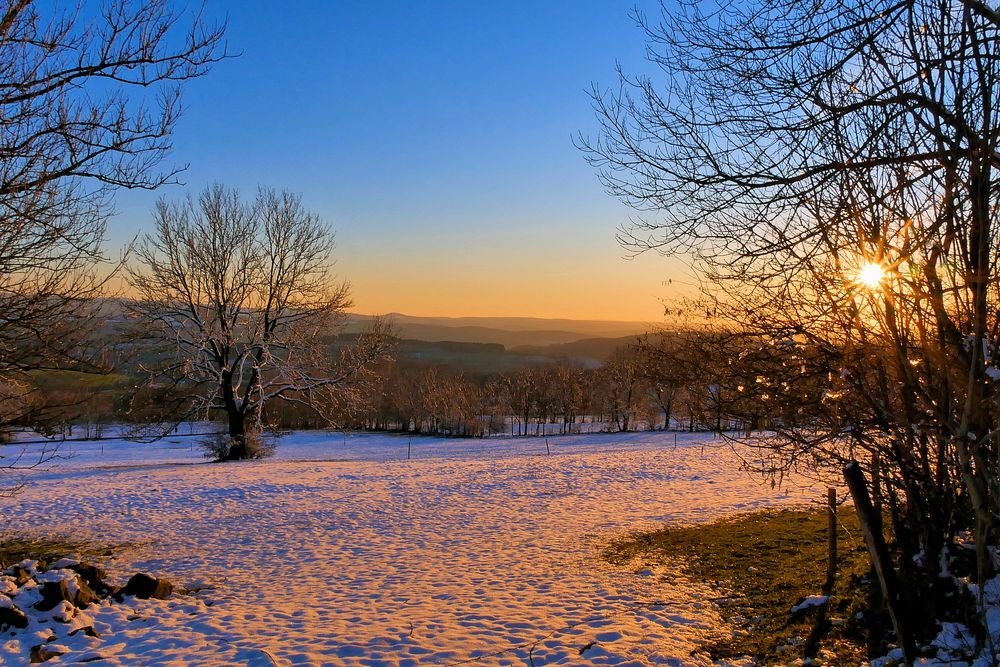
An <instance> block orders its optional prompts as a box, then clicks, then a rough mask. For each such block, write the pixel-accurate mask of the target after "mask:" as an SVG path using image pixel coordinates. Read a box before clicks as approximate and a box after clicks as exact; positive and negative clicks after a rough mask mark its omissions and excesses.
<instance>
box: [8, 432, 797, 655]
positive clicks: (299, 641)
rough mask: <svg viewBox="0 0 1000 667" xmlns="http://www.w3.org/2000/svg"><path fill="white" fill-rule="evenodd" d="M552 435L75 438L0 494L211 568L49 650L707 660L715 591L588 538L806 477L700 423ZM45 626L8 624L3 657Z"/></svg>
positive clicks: (18, 524)
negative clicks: (604, 550)
mask: <svg viewBox="0 0 1000 667" xmlns="http://www.w3.org/2000/svg"><path fill="white" fill-rule="evenodd" d="M548 442H549V447H550V449H551V455H547V453H546V445H545V442H544V440H542V439H535V438H517V439H512V438H495V439H489V440H439V439H429V438H413V439H412V444H411V456H412V460H409V461H408V460H406V458H407V447H408V439H407V438H406V437H405V436H403V437H396V436H386V435H349V436H346V437H345V436H344V435H343V434H341V433H336V432H334V433H320V432H303V433H293V434H290V435H288V436H286V437H284V438H282V439H281V441H280V442H279V445H278V450H277V456H276V457H275V458H273V459H270V460H266V461H258V462H247V463H239V464H205V463H202V461H203V458H202V456H201V452H200V450H199V449H198V447H197V445H196V444H194V446H193V439H192V438H188V437H178V438H174V439H168V440H164V441H161V442H160V443H157V444H156V445H138V444H133V443H127V442H124V441H113V440H110V441H102V442H94V443H74V444H72V445H68V446H64V447H63V450H62V451H61V453H62V454H65V455H67V456H68V458H65V459H60V460H58V461H54V462H53V463H52V465H50V466H49V469H47V470H44V471H36V472H34V473H32V474H31V476H30V478H29V480H28V482H29V483H28V485H27V486H26V488H25V490H24V491H23V492H22V493H21V494H20V495H19V496H17V497H16V498H15V499H12V500H4V501H0V502H3V503H4V504H3V509H2V511H3V516H4V517H5V520H7V525H8V527H9V529H10V530H12V531H16V532H27V533H34V534H39V535H50V534H52V533H57V534H61V535H65V536H69V537H73V538H89V539H92V540H95V541H99V542H115V543H129V544H131V545H133V546H130V547H129V548H127V549H126V550H125V552H124V553H123V554H122V555H120V556H119V557H118V558H117V560H116V561H114V562H113V563H110V564H107V565H110V569H111V570H112V574H113V575H118V576H119V577H126V576H128V575H129V574H131V573H133V572H135V571H146V572H150V573H151V574H154V575H157V576H165V577H167V578H168V579H171V580H172V581H174V582H175V583H176V584H179V585H182V586H183V585H185V584H188V583H190V582H195V581H199V580H200V581H201V582H203V583H208V584H211V585H212V586H214V588H212V589H210V590H207V591H203V592H202V593H200V594H199V595H198V596H197V597H191V596H174V597H173V598H171V599H169V600H167V601H166V602H158V601H148V602H144V601H135V602H134V603H132V608H131V609H130V611H129V614H128V616H126V615H125V614H123V613H120V612H118V611H113V610H110V608H109V610H107V611H105V610H104V609H101V610H100V611H98V612H96V613H95V628H96V629H97V630H98V632H100V634H101V635H102V636H101V637H100V638H89V637H84V636H83V635H82V634H81V635H78V636H77V637H74V638H73V639H74V640H75V641H77V645H75V646H72V647H70V648H74V649H75V650H74V651H73V652H71V653H68V654H66V655H64V656H62V657H60V658H56V659H54V660H52V661H50V662H49V663H48V664H72V663H74V662H76V661H77V660H78V659H80V658H82V657H85V656H87V657H93V656H94V655H101V656H103V657H105V658H106V659H105V660H103V661H101V662H98V663H95V664H101V665H130V666H131V665H150V666H151V665H177V666H182V665H183V666H193V665H272V664H278V665H359V666H360V665H366V666H378V665H423V664H433V665H457V664H470V665H531V664H533V665H539V666H540V665H552V664H562V665H582V664H594V665H612V664H613V665H651V664H657V665H658V664H672V665H688V664H692V665H697V664H709V661H708V660H707V658H703V657H699V656H692V655H691V651H692V649H693V648H694V646H695V644H696V642H697V641H698V640H699V639H701V638H704V637H706V636H708V635H709V634H710V633H714V632H726V631H727V630H726V628H724V627H721V624H720V620H719V617H718V615H717V613H716V611H715V608H714V606H713V603H712V602H710V601H709V600H708V598H711V597H713V595H715V593H714V592H713V591H711V590H709V589H707V588H706V587H705V586H704V585H702V584H700V583H696V582H689V581H685V580H684V579H683V578H675V579H674V581H673V582H672V583H670V584H666V583H663V582H662V581H661V579H660V577H659V576H658V575H659V574H661V573H658V572H649V571H631V570H629V569H628V568H614V567H612V566H610V565H607V564H606V563H604V562H603V561H602V560H601V559H600V558H599V550H600V549H601V547H602V546H603V545H605V544H607V542H608V541H609V540H610V539H611V538H613V537H615V536H617V535H620V534H621V533H622V532H623V531H628V530H632V529H637V528H643V527H652V526H657V525H661V524H663V523H667V522H672V523H678V522H695V521H705V520H709V519H713V518H716V517H720V516H723V515H727V514H731V513H734V512H738V511H746V510H750V509H754V508H758V507H762V506H775V505H790V504H799V503H803V502H808V501H811V500H814V498H813V496H814V495H815V490H814V489H813V488H810V487H809V486H808V485H806V487H805V488H803V489H798V488H795V487H794V486H792V487H790V488H786V489H784V490H773V489H772V488H771V487H770V485H768V484H763V483H761V482H760V480H757V479H754V478H751V477H749V476H748V475H747V474H746V473H743V472H740V471H739V469H738V464H737V461H736V457H735V455H734V454H733V453H732V452H730V451H729V450H728V449H727V448H726V447H724V446H721V445H720V444H719V443H714V442H712V440H711V436H709V435H703V434H690V435H689V434H681V435H680V436H679V441H678V443H677V444H676V445H675V441H674V434H672V433H646V434H624V435H623V434H594V435H578V436H568V437H563V438H553V437H550V438H549V441H548ZM652 603H656V604H652ZM126 618H132V620H125V619H126ZM46 636H47V635H46ZM44 639H45V638H44V637H42V638H39V637H37V636H30V633H21V634H18V635H16V636H14V637H0V664H5V665H6V664H12V665H13V664H21V662H20V661H24V662H26V661H27V658H26V656H27V652H28V650H29V649H30V647H31V646H32V645H34V644H37V643H39V642H41V641H44Z"/></svg>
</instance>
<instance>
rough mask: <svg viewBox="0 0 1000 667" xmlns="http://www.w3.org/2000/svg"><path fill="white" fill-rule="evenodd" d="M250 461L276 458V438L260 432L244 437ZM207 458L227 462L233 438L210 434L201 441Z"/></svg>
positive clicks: (225, 434)
mask: <svg viewBox="0 0 1000 667" xmlns="http://www.w3.org/2000/svg"><path fill="white" fill-rule="evenodd" d="M244 439H245V442H246V447H247V456H246V458H248V459H266V458H268V457H270V456H274V438H273V437H270V436H265V435H264V434H263V433H261V432H260V431H251V432H249V433H247V434H246V435H245V436H244ZM201 445H202V448H203V449H204V450H205V458H208V459H212V460H213V461H225V460H226V459H227V458H228V457H229V451H230V450H231V449H232V447H233V438H232V437H231V436H230V435H229V434H228V433H224V432H223V433H210V434H209V435H207V436H205V437H204V438H203V439H202V441H201Z"/></svg>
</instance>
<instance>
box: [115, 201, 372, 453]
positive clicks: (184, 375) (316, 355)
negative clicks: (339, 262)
mask: <svg viewBox="0 0 1000 667" xmlns="http://www.w3.org/2000/svg"><path fill="white" fill-rule="evenodd" d="M155 226H156V229H155V231H154V232H153V233H152V234H149V235H147V236H145V237H144V238H143V240H142V242H141V244H140V245H139V246H138V248H137V250H136V256H137V260H138V261H137V262H136V264H135V265H134V266H131V267H129V269H128V277H129V282H130V283H131V285H132V287H133V289H134V290H135V291H136V293H137V295H138V300H137V301H136V302H135V303H134V306H133V307H132V314H133V317H134V319H135V323H136V325H137V330H138V331H139V332H140V333H139V336H140V337H141V338H142V339H145V340H146V341H150V342H153V343H157V344H159V351H158V355H159V356H158V359H157V362H158V363H152V364H149V365H148V366H147V368H146V370H147V371H148V372H149V379H148V382H149V383H152V384H154V385H160V386H162V387H165V388H167V389H168V391H169V393H172V394H173V395H174V404H175V405H176V406H178V408H179V410H178V412H177V414H180V415H182V416H189V415H193V414H198V413H200V414H207V413H210V412H215V411H218V412H221V413H222V414H223V415H225V419H226V421H227V430H228V438H229V443H228V447H226V448H225V449H226V451H225V452H224V453H225V456H224V458H227V459H242V458H247V457H249V456H253V455H254V451H253V446H252V445H253V443H252V442H249V441H248V436H250V435H251V434H252V433H254V432H255V431H257V430H259V429H260V427H261V409H262V407H263V406H264V405H265V403H267V402H268V401H272V400H276V399H280V400H285V401H294V402H300V403H303V404H305V405H309V406H310V407H312V408H315V409H322V406H323V405H329V403H330V401H329V396H322V392H323V390H324V389H325V388H330V387H333V386H336V385H341V384H343V383H345V382H347V381H348V380H349V379H351V378H352V377H355V376H357V374H359V373H360V372H362V371H363V369H365V367H366V366H367V365H368V364H370V363H372V362H374V361H375V360H377V359H378V358H380V357H381V356H382V355H383V354H384V352H385V349H386V348H385V340H386V337H385V336H384V335H381V333H383V332H378V331H376V332H375V334H373V335H372V336H371V337H369V338H362V339H361V342H362V346H363V349H357V348H354V349H353V350H352V352H351V353H350V354H347V355H346V356H345V355H341V357H340V360H342V361H343V362H344V363H337V361H338V360H336V359H331V358H330V354H329V350H328V348H327V346H326V345H325V344H324V336H326V335H329V334H330V333H332V332H333V331H334V329H335V327H336V326H337V324H338V323H339V322H340V321H341V319H342V317H343V315H344V311H345V309H346V308H348V307H349V306H350V304H351V302H350V300H349V298H348V292H349V287H348V285H347V283H344V282H336V281H335V280H334V278H333V277H332V275H331V273H330V267H331V263H332V256H331V254H332V251H333V247H334V245H333V237H332V235H331V233H330V231H329V229H328V228H327V226H326V225H325V224H324V223H323V222H322V221H321V220H320V219H319V218H318V217H317V216H316V215H314V214H312V213H309V212H308V211H306V210H305V209H304V207H303V206H302V202H301V200H300V198H299V197H298V196H296V195H292V194H289V193H288V192H276V191H274V190H269V189H261V190H260V191H259V192H258V194H257V197H256V199H255V200H254V201H252V202H245V201H243V200H242V199H241V197H240V195H239V193H238V192H237V191H236V190H234V189H228V188H225V187H223V186H221V185H214V186H211V187H208V188H207V189H206V190H205V191H204V192H202V193H201V195H200V196H199V197H198V198H197V199H195V198H191V197H189V198H188V199H187V200H184V201H181V202H177V203H169V202H166V201H162V200H161V201H160V202H159V203H158V204H157V207H156V213H155ZM321 396H322V399H323V400H319V399H320V398H321ZM181 404H184V405H185V406H186V407H183V406H182V405H181ZM251 440H252V438H251Z"/></svg>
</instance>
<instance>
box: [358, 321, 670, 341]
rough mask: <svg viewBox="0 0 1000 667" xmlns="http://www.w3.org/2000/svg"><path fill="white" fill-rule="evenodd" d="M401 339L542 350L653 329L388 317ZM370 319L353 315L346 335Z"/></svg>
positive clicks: (648, 326)
mask: <svg viewBox="0 0 1000 667" xmlns="http://www.w3.org/2000/svg"><path fill="white" fill-rule="evenodd" d="M387 317H388V318H390V319H391V320H392V322H393V324H394V325H395V327H396V332H397V335H399V337H400V338H408V339H414V340H424V341H454V342H459V343H499V344H500V345H503V346H504V347H506V348H508V349H509V348H515V347H529V346H530V347H544V346H548V345H560V344H566V343H573V342H576V341H580V340H584V339H588V338H591V339H593V338H621V337H626V336H634V335H636V334H640V333H643V332H646V331H648V330H650V329H651V328H652V324H651V323H649V322H616V321H603V320H565V319H541V318H532V317H415V316H412V315H404V314H401V313H390V314H389V315H387ZM371 320H372V316H370V315H358V314H352V315H350V317H349V318H348V322H347V328H346V330H345V333H357V332H359V331H362V330H364V328H365V327H367V326H368V323H369V322H371Z"/></svg>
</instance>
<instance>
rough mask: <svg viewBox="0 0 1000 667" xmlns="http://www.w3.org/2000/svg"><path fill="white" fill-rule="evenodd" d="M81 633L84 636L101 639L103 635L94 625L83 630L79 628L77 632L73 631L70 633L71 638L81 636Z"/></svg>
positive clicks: (84, 627) (86, 626)
mask: <svg viewBox="0 0 1000 667" xmlns="http://www.w3.org/2000/svg"><path fill="white" fill-rule="evenodd" d="M81 632H82V633H83V634H85V635H87V636H88V637H100V636H101V634H100V633H99V632H98V631H97V630H95V629H94V626H92V625H85V626H83V627H82V628H77V629H76V630H72V631H71V632H70V633H69V636H70V637H73V636H75V635H78V634H80V633H81Z"/></svg>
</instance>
